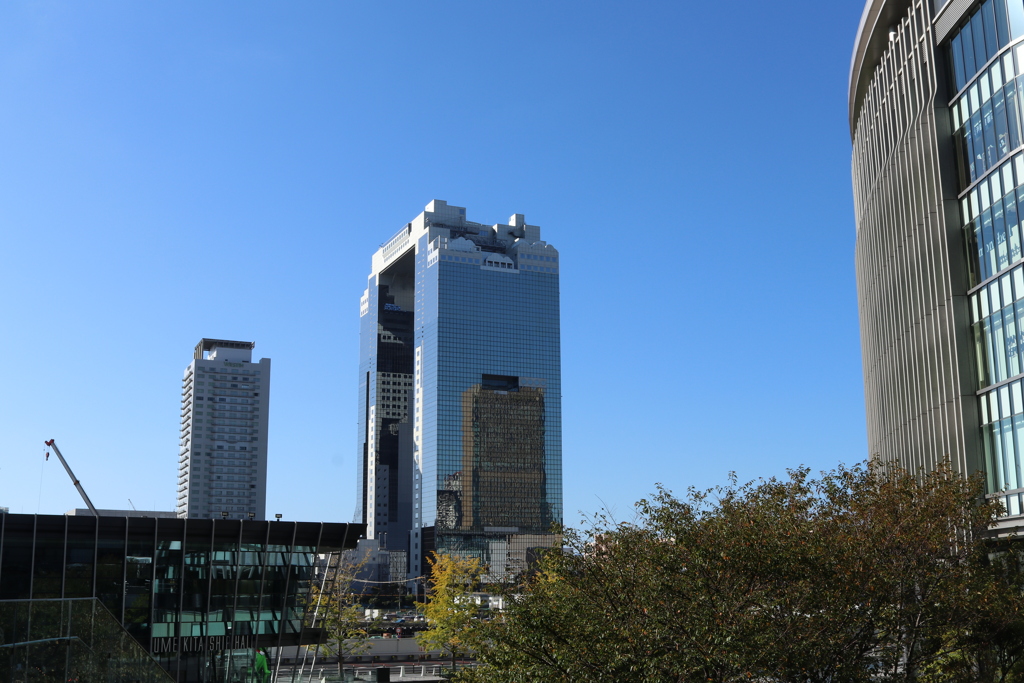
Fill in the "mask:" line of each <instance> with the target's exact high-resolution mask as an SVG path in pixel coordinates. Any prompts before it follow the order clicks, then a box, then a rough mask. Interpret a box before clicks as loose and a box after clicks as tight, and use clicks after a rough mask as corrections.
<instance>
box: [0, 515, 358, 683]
mask: <svg viewBox="0 0 1024 683" xmlns="http://www.w3.org/2000/svg"><path fill="white" fill-rule="evenodd" d="M362 533H364V527H363V526H362V525H350V524H330V523H319V522H315V523H314V522H263V521H242V520H207V519H195V520H193V519H167V518H163V519H158V518H129V517H78V516H63V515H10V514H0V604H3V601H9V600H15V601H24V600H34V601H49V600H68V599H75V598H97V599H98V600H99V602H100V603H102V605H103V606H104V607H105V608H106V610H109V612H110V613H111V614H112V615H113V617H114V619H115V620H116V621H117V622H118V623H120V624H121V625H122V626H123V627H124V629H125V630H126V631H127V632H128V633H129V634H131V635H132V636H133V637H134V638H135V640H137V641H138V642H139V643H140V644H141V645H142V646H143V647H144V648H145V649H146V650H148V651H149V652H150V653H151V654H152V655H153V656H154V657H155V658H156V659H157V661H158V662H159V663H160V664H161V665H162V666H163V667H164V668H165V669H166V670H167V671H168V672H169V673H170V674H171V675H172V676H173V677H174V678H175V680H178V681H190V682H191V681H204V682H206V681H210V682H214V681H235V680H239V681H247V680H249V679H248V678H247V675H248V673H249V672H250V669H251V667H252V663H253V660H254V657H255V648H257V647H262V648H279V647H286V646H292V645H301V644H312V643H315V642H318V640H319V639H320V637H321V633H320V631H319V630H318V629H317V630H313V629H310V628H308V627H306V626H305V624H304V615H305V604H306V603H305V601H306V597H307V595H308V593H309V589H310V582H311V581H312V580H313V578H314V558H315V557H316V555H318V554H324V553H330V552H335V551H340V550H343V549H347V548H354V547H355V545H356V541H357V539H358V537H359V536H360V535H361V534H362Z"/></svg>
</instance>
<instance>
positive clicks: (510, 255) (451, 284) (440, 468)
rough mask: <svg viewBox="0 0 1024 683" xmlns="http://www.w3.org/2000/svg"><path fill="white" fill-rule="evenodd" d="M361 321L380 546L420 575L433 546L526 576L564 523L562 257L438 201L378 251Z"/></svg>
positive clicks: (519, 223)
mask: <svg viewBox="0 0 1024 683" xmlns="http://www.w3.org/2000/svg"><path fill="white" fill-rule="evenodd" d="M360 313H361V316H362V326H361V342H360V343H361V347H360V352H361V365H360V386H359V400H360V405H359V416H360V418H359V419H360V438H359V444H358V447H359V449H360V451H359V452H360V463H361V464H360V468H361V469H360V474H361V477H360V479H361V488H360V490H359V494H360V503H359V508H358V510H357V515H362V517H361V518H360V519H363V520H365V521H366V523H367V525H368V537H370V538H381V539H385V537H386V539H385V540H386V542H385V546H386V547H387V548H388V549H389V550H391V551H395V550H399V551H408V553H409V558H410V567H409V571H410V574H411V575H412V576H417V575H420V574H421V573H422V572H423V571H425V566H424V565H423V564H422V562H423V556H424V554H425V553H428V552H430V551H432V550H437V551H439V552H449V553H458V554H462V555H474V556H477V557H480V558H481V559H482V560H483V561H484V563H485V564H487V565H488V566H490V567H491V568H492V571H493V572H495V573H496V574H501V575H503V574H504V573H506V572H507V571H519V570H521V569H523V568H525V565H526V564H527V563H528V562H529V557H530V555H531V553H533V552H534V551H535V549H536V548H539V547H549V546H550V545H552V544H553V543H555V542H556V539H555V537H554V536H553V535H552V534H551V533H550V532H551V528H552V524H555V523H560V522H561V520H562V472H561V459H562V453H561V431H562V430H561V367H560V354H561V350H560V332H559V255H558V252H557V251H556V250H555V249H554V248H553V247H551V246H550V245H548V244H547V243H546V242H543V241H541V240H540V228H537V227H536V226H528V225H526V224H525V222H524V221H523V218H522V216H519V215H516V216H513V217H512V219H511V221H510V223H509V224H508V225H502V224H498V225H494V226H488V225H482V224H478V223H472V222H469V221H466V220H465V209H463V208H461V207H453V206H448V205H447V204H446V203H444V202H439V201H436V200H435V202H432V203H431V204H430V205H429V206H428V207H427V211H426V212H425V213H424V214H421V215H420V216H419V217H418V218H417V219H416V220H415V221H414V222H412V223H409V224H408V225H407V226H406V228H405V229H403V230H401V231H400V232H399V233H398V234H397V235H395V237H393V238H392V239H391V240H390V241H389V242H387V243H386V244H385V245H384V246H383V247H382V248H381V250H380V251H378V252H377V254H376V255H375V256H374V272H373V273H372V274H371V276H370V278H369V283H368V287H367V290H366V292H365V293H364V295H363V300H362V302H361V306H360ZM410 333H411V334H410ZM407 504H408V507H405V506H406V505H407Z"/></svg>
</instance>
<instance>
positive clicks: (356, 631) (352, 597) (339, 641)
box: [306, 553, 369, 675]
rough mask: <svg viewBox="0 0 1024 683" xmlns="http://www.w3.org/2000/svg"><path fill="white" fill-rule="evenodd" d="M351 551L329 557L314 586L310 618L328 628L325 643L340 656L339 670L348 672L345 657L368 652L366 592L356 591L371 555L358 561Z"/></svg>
mask: <svg viewBox="0 0 1024 683" xmlns="http://www.w3.org/2000/svg"><path fill="white" fill-rule="evenodd" d="M351 557H352V556H351V555H349V554H343V553H333V554H331V555H330V556H329V558H328V565H327V567H325V568H324V572H325V573H324V574H323V575H321V580H320V582H319V583H318V582H316V581H314V582H313V586H312V588H311V589H310V593H309V599H308V601H309V602H308V605H307V609H306V615H307V618H308V619H309V620H310V626H311V627H319V628H322V629H324V633H325V635H326V636H327V642H326V643H325V645H324V647H325V648H326V649H327V651H328V652H329V653H330V654H332V655H337V656H338V673H339V674H342V675H343V674H344V670H345V658H346V657H349V656H352V655H357V654H360V653H362V652H365V651H366V649H367V648H368V647H369V646H368V643H367V641H366V636H367V621H366V617H365V610H364V609H363V606H362V603H361V601H362V598H363V596H362V594H361V593H358V592H356V587H357V586H356V584H359V585H360V589H361V585H362V583H363V582H362V581H359V580H358V576H359V574H360V572H362V571H363V570H364V568H365V565H366V562H367V558H366V557H364V558H363V559H362V560H361V561H354V560H352V559H351Z"/></svg>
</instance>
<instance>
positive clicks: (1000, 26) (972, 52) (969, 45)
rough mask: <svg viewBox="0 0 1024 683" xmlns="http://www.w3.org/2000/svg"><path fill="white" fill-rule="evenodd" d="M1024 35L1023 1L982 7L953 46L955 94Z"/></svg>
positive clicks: (994, 1) (996, 0)
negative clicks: (1006, 46)
mask: <svg viewBox="0 0 1024 683" xmlns="http://www.w3.org/2000/svg"><path fill="white" fill-rule="evenodd" d="M1022 35H1024V2H1022V0H986V1H985V2H983V3H982V4H981V5H979V6H978V8H977V9H976V10H975V11H974V12H973V13H972V14H971V15H970V16H969V17H968V19H967V20H966V21H965V23H964V25H963V26H962V27H961V28H960V30H959V31H958V32H957V33H956V35H954V36H953V39H952V40H951V41H950V44H949V51H950V57H951V62H952V65H953V74H952V75H953V83H954V85H955V87H954V90H955V91H957V92H959V91H960V90H963V87H964V86H965V85H967V83H969V82H970V80H971V79H972V78H973V77H974V75H975V74H976V73H978V72H979V71H981V70H982V69H983V68H985V64H987V63H988V61H989V60H990V59H992V58H993V57H994V56H995V55H996V53H997V52H999V50H1000V49H1002V48H1003V47H1004V46H1005V45H1006V44H1007V43H1009V42H1010V41H1012V40H1014V39H1016V38H1019V37H1020V36H1022Z"/></svg>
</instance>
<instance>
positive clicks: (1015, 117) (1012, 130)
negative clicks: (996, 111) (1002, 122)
mask: <svg viewBox="0 0 1024 683" xmlns="http://www.w3.org/2000/svg"><path fill="white" fill-rule="evenodd" d="M1003 95H1004V97H1005V98H1006V130H1007V135H1008V140H1009V143H1008V144H1009V146H1010V149H1017V148H1018V147H1020V110H1019V109H1018V108H1017V101H1018V100H1017V88H1016V87H1015V82H1014V81H1010V82H1009V83H1007V84H1006V87H1005V88H1003Z"/></svg>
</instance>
